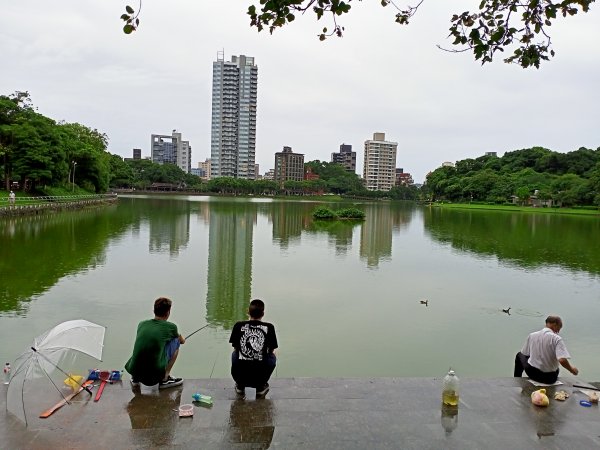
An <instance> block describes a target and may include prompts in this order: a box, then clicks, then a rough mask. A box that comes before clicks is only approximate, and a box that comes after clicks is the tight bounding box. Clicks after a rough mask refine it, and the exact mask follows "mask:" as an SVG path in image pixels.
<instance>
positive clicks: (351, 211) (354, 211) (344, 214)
mask: <svg viewBox="0 0 600 450" xmlns="http://www.w3.org/2000/svg"><path fill="white" fill-rule="evenodd" d="M336 212H337V215H338V217H339V218H340V219H364V218H365V212H364V211H362V210H360V209H358V208H343V209H339V210H337V211H336Z"/></svg>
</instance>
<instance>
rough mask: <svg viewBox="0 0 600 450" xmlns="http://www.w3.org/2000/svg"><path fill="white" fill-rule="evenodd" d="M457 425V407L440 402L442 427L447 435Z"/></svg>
mask: <svg viewBox="0 0 600 450" xmlns="http://www.w3.org/2000/svg"><path fill="white" fill-rule="evenodd" d="M456 427H458V407H457V406H448V405H444V404H443V403H442V428H443V429H444V431H445V432H446V436H449V435H450V434H451V433H452V432H453V431H454V430H456Z"/></svg>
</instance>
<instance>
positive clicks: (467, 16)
mask: <svg viewBox="0 0 600 450" xmlns="http://www.w3.org/2000/svg"><path fill="white" fill-rule="evenodd" d="M358 1H361V0H358ZM424 1H425V0H419V1H418V3H417V4H416V5H415V6H406V7H404V9H403V7H400V6H398V5H397V4H396V2H394V1H392V0H381V5H382V6H383V7H390V8H392V9H394V13H393V15H392V18H393V20H394V21H395V22H396V23H398V24H400V25H408V24H409V22H410V21H411V19H412V18H413V17H414V16H415V14H416V13H417V11H418V9H419V7H420V6H421V5H422V4H423V2H424ZM430 1H431V0H430ZM594 1H595V0H562V1H556V0H524V1H521V0H481V2H480V3H479V5H478V7H477V9H476V10H473V11H461V12H457V13H454V14H451V13H449V14H450V17H451V19H450V22H451V26H450V29H449V37H451V38H452V39H453V41H452V45H453V46H454V49H452V50H449V51H451V52H465V51H470V52H472V53H473V56H474V57H475V59H476V60H479V61H481V63H482V64H485V63H489V62H492V61H493V60H494V57H495V56H496V54H497V53H498V52H500V53H504V51H505V50H508V51H512V54H509V55H507V56H506V57H505V58H504V62H506V63H516V64H519V65H520V66H521V67H523V68H528V67H536V68H539V67H540V64H541V62H542V61H547V60H549V59H550V57H553V56H554V54H555V52H554V50H553V48H552V40H551V36H550V32H549V28H550V27H551V26H552V24H553V22H554V21H555V20H556V19H557V17H559V16H562V17H563V18H565V17H568V16H573V15H575V14H577V13H578V12H580V11H581V12H588V11H589V8H590V5H591V4H592V3H593V2H594ZM351 3H352V0H259V4H258V5H256V4H252V5H250V6H249V7H248V12H247V13H248V15H249V16H250V26H252V27H255V28H256V29H257V30H258V31H262V30H264V29H268V30H269V32H270V33H271V34H272V33H273V32H274V31H275V30H276V29H278V28H281V27H284V26H285V25H287V24H289V23H291V22H293V21H294V20H296V16H297V15H302V16H303V15H306V13H312V14H314V15H315V16H316V18H317V20H321V19H322V18H323V17H329V20H330V25H329V26H325V27H324V28H323V29H322V30H321V31H320V32H319V33H318V38H319V39H320V40H325V39H327V38H328V37H330V36H338V37H342V36H343V33H344V27H343V26H342V25H341V24H340V23H338V20H339V18H340V17H341V16H343V15H345V14H349V13H350V11H351ZM141 8H142V1H141V0H139V5H138V8H137V10H135V9H134V8H133V7H131V6H129V5H127V6H126V7H125V13H124V14H122V15H121V20H123V21H124V23H125V24H124V26H123V32H125V33H126V34H130V33H132V32H133V31H135V30H136V29H137V27H138V26H139V23H140V19H139V14H140V11H141ZM438 47H440V48H441V49H443V50H447V49H444V48H443V47H441V46H439V45H438Z"/></svg>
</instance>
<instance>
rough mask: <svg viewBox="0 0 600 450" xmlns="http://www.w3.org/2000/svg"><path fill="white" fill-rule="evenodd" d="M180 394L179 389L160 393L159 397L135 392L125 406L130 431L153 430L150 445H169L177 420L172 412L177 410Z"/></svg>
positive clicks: (176, 415) (177, 416)
mask: <svg viewBox="0 0 600 450" xmlns="http://www.w3.org/2000/svg"><path fill="white" fill-rule="evenodd" d="M181 392H182V391H181V389H174V390H168V391H161V392H160V394H159V395H142V394H141V393H140V392H139V391H138V392H136V393H135V396H134V397H133V398H132V399H131V400H130V401H129V403H128V404H127V414H129V420H130V421H131V429H132V430H148V429H154V430H155V431H156V432H155V433H152V434H151V436H152V445H168V444H171V443H172V440H173V437H174V434H175V430H176V429H177V422H178V420H179V415H178V414H176V413H175V412H174V411H173V410H174V409H177V408H179V404H180V403H181Z"/></svg>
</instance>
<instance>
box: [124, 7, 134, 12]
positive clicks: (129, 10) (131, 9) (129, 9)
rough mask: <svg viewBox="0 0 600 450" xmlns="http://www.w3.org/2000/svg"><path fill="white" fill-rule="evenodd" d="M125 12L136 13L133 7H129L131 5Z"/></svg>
mask: <svg viewBox="0 0 600 450" xmlns="http://www.w3.org/2000/svg"><path fill="white" fill-rule="evenodd" d="M125 11H127V12H128V13H129V14H133V13H134V10H133V8H132V7H131V6H129V5H127V6H126V7H125Z"/></svg>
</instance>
